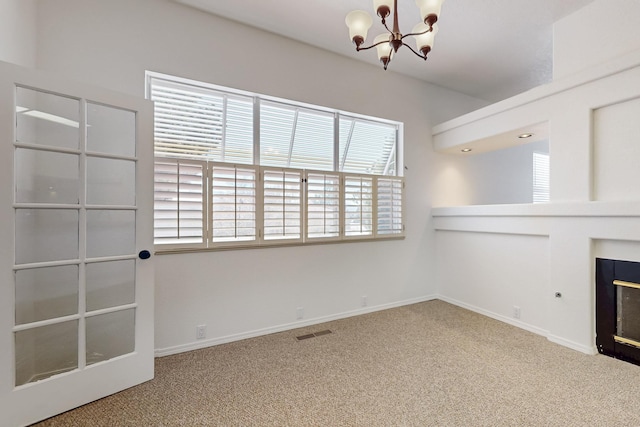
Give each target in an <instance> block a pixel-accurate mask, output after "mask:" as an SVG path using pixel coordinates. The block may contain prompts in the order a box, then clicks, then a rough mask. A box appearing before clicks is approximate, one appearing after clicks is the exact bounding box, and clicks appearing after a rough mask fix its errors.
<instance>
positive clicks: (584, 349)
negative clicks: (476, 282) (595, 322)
mask: <svg viewBox="0 0 640 427" xmlns="http://www.w3.org/2000/svg"><path fill="white" fill-rule="evenodd" d="M437 298H438V299H439V300H442V301H444V302H448V303H449V304H453V305H456V306H458V307H461V308H464V309H466V310H469V311H473V312H475V313H478V314H481V315H483V316H487V317H490V318H492V319H495V320H498V321H500V322H503V323H507V324H509V325H512V326H515V327H517V328H520V329H524V330H525V331H529V332H532V333H534V334H537V335H541V336H543V337H545V338H546V339H547V340H549V341H551V342H552V343H555V344H559V345H561V346H563V347H567V348H570V349H572V350H576V351H579V352H580V353H585V354H589V355H594V354H597V353H598V351H597V349H596V347H595V346H586V345H582V344H579V343H576V342H573V341H570V340H567V339H564V338H561V337H559V336H556V335H552V334H550V333H549V331H547V330H545V329H542V328H539V327H537V326H533V325H530V324H528V323H525V322H522V321H520V320H516V319H512V318H510V317H507V316H503V315H501V314H497V313H494V312H492V311H488V310H485V309H482V308H479V307H476V306H474V305H471V304H467V303H464V302H461V301H458V300H456V299H453V298H449V297H446V296H444V295H438V297H437Z"/></svg>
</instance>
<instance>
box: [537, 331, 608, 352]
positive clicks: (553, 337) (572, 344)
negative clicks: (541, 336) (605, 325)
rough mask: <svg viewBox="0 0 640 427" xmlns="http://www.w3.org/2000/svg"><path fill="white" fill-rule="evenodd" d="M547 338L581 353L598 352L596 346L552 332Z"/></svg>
mask: <svg viewBox="0 0 640 427" xmlns="http://www.w3.org/2000/svg"><path fill="white" fill-rule="evenodd" d="M547 339H548V340H549V341H551V342H554V343H556V344H560V345H561V346H564V347H568V348H571V349H573V350H576V351H579V352H580V353H585V354H590V355H592V356H593V355H594V354H598V349H597V348H596V347H595V346H588V345H582V344H578V343H577V342H573V341H569V340H566V339H564V338H561V337H559V336H556V335H551V334H549V335H547Z"/></svg>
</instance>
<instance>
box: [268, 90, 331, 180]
mask: <svg viewBox="0 0 640 427" xmlns="http://www.w3.org/2000/svg"><path fill="white" fill-rule="evenodd" d="M333 117H334V116H333V114H331V113H327V112H323V111H316V110H312V109H308V108H303V107H297V106H293V105H286V104H280V103H272V102H261V103H260V164H261V165H263V166H276V167H285V168H299V169H317V170H333V138H334V134H333V133H334V132H333V127H334V119H333Z"/></svg>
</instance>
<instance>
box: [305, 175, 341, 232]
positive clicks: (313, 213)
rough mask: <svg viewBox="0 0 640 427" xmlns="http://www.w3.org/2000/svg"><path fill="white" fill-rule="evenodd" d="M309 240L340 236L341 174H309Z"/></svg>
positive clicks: (307, 204)
mask: <svg viewBox="0 0 640 427" xmlns="http://www.w3.org/2000/svg"><path fill="white" fill-rule="evenodd" d="M306 181H307V192H306V197H307V203H306V207H307V238H308V239H321V238H335V237H339V236H340V174H338V173H322V172H308V173H307V178H306Z"/></svg>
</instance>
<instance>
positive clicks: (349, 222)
mask: <svg viewBox="0 0 640 427" xmlns="http://www.w3.org/2000/svg"><path fill="white" fill-rule="evenodd" d="M344 211H345V212H344V217H345V225H344V227H345V230H344V235H345V236H346V237H350V236H370V235H373V178H372V177H367V176H352V175H346V176H345V177H344Z"/></svg>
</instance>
